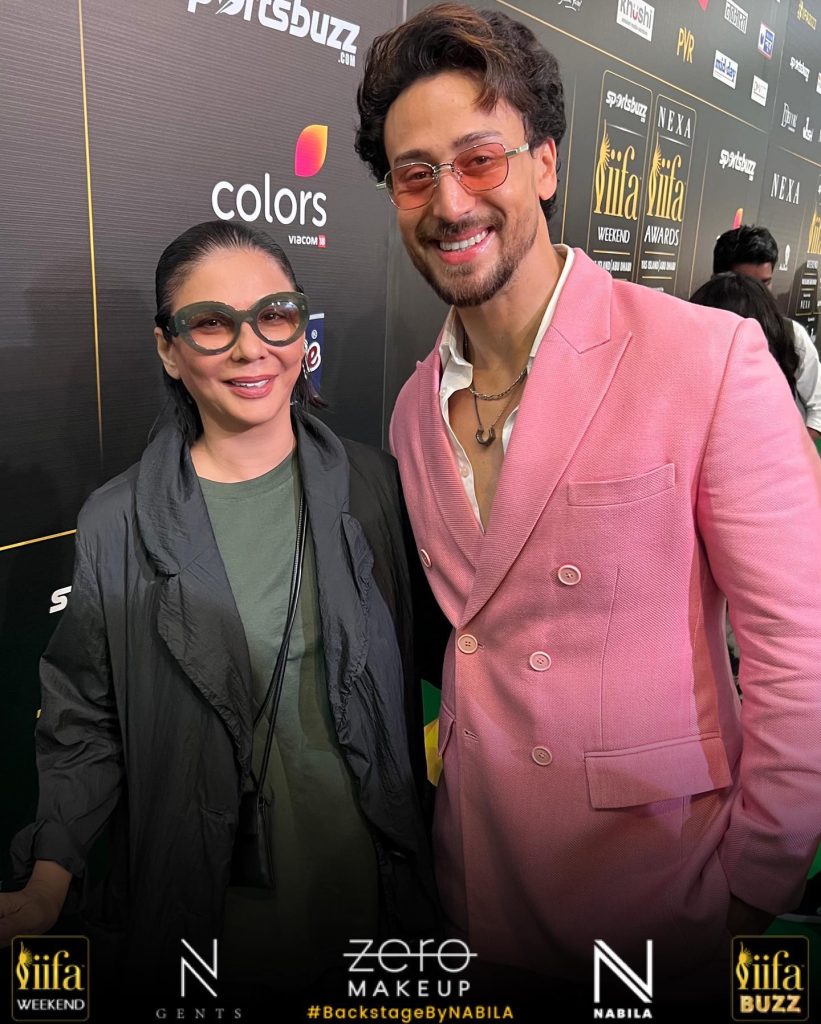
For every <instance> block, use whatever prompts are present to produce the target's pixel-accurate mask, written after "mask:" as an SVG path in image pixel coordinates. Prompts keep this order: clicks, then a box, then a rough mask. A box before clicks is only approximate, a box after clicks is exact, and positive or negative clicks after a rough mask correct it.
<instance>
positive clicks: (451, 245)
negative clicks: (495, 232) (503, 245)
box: [439, 229, 488, 252]
mask: <svg viewBox="0 0 821 1024" xmlns="http://www.w3.org/2000/svg"><path fill="white" fill-rule="evenodd" d="M487 236H488V231H487V229H485V230H484V231H482V232H480V233H479V234H478V235H474V236H473V238H463V239H462V241H461V242H440V243H439V248H440V249H442V250H443V251H444V252H457V251H458V250H459V249H469V248H470V247H471V246H472V245H478V244H479V242H481V241H482V240H483V239H485V238H487Z"/></svg>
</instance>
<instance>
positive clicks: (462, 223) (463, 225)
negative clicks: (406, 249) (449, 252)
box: [416, 213, 504, 245]
mask: <svg viewBox="0 0 821 1024" xmlns="http://www.w3.org/2000/svg"><path fill="white" fill-rule="evenodd" d="M503 223H504V217H502V215H501V214H497V213H494V214H492V215H490V216H487V217H483V218H482V219H481V220H478V219H477V218H475V217H471V218H465V219H464V220H457V221H447V220H441V219H440V218H438V217H437V218H436V219H435V220H431V221H423V222H422V223H421V224H420V225H419V227H418V228H417V229H416V238H417V240H418V241H419V242H421V243H422V244H423V245H424V244H427V243H428V242H448V241H450V240H451V239H452V238H458V237H459V236H460V235H466V234H478V233H479V232H480V231H484V230H485V228H492V229H493V230H494V231H498V230H499V228H501V226H502V225H503Z"/></svg>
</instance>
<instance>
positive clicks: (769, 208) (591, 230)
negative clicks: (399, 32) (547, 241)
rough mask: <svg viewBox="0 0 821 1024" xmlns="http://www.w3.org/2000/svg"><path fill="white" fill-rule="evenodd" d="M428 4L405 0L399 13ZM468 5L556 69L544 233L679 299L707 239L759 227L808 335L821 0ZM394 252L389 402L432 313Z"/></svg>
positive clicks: (812, 304) (524, 0) (820, 127)
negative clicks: (535, 41)
mask: <svg viewBox="0 0 821 1024" xmlns="http://www.w3.org/2000/svg"><path fill="white" fill-rule="evenodd" d="M425 6H426V4H425V3H424V2H422V0H410V2H409V4H408V13H409V14H415V13H416V12H418V11H420V10H422V9H423V8H424V7H425ZM472 6H474V7H478V8H480V9H497V10H500V11H504V12H505V13H507V14H509V15H510V16H511V17H514V18H518V19H520V20H521V21H523V22H524V23H525V24H526V25H528V26H529V27H530V28H531V29H532V31H533V32H534V33H535V34H536V35H537V37H538V38H539V39H540V40H541V41H542V42H543V43H544V44H545V46H547V47H548V48H549V49H550V50H552V51H553V52H554V53H555V54H556V56H557V58H558V60H559V64H560V66H561V68H562V78H563V81H564V85H565V102H566V107H567V125H568V131H567V135H566V137H565V140H564V142H563V143H562V146H561V148H560V157H561V171H560V191H559V199H560V205H559V206H558V209H557V212H556V214H555V215H554V218H553V221H552V224H551V237H552V238H553V240H554V241H563V242H565V243H567V244H569V245H574V246H580V247H581V248H583V249H585V250H586V251H587V252H588V254H589V255H590V256H592V258H593V259H595V260H596V262H598V263H599V264H600V265H601V266H603V267H606V268H607V269H608V270H609V271H610V272H611V273H612V274H613V275H614V276H615V277H619V278H625V279H627V280H630V281H636V282H639V283H640V284H644V285H647V286H648V287H650V288H661V289H663V290H664V291H666V292H670V293H671V294H675V295H679V296H681V297H682V298H688V297H689V296H690V295H691V294H692V293H693V292H694V291H695V289H696V288H697V287H698V286H699V285H700V284H702V283H703V282H704V281H705V280H706V279H707V278H708V277H709V276H710V274H711V272H712V252H713V246H714V244H715V240H716V238H717V236H718V235H719V234H721V233H722V232H723V231H727V230H728V229H730V228H732V227H735V226H738V225H740V224H741V223H747V224H753V223H756V224H763V225H766V226H767V227H768V228H769V229H770V230H771V231H772V233H773V235H774V236H775V238H776V240H777V241H778V244H779V249H780V262H779V264H778V266H777V267H776V268H775V276H774V281H773V289H774V292H775V294H776V296H777V297H778V300H779V302H780V304H781V307H782V309H783V310H784V312H785V313H788V314H789V315H790V316H791V317H794V318H795V319H797V320H800V321H801V322H802V323H803V324H804V325H805V326H806V327H807V329H808V330H809V331H810V334H811V335H812V336H813V337H816V336H817V323H818V265H819V260H821V24H819V23H821V0H657V2H656V3H649V2H646V0H520V2H518V3H509V2H506V0H497V2H495V3H488V2H484V0H478V2H477V0H472ZM400 250H401V245H400V244H399V243H398V241H394V244H393V247H392V263H391V267H392V273H391V278H390V292H389V302H388V318H389V324H390V326H391V330H392V336H393V337H394V339H395V341H396V344H395V345H394V346H393V347H392V349H391V350H390V352H389V354H388V358H389V360H390V364H389V371H390V372H389V377H388V380H389V385H390V388H391V389H392V391H391V398H394V397H395V395H396V394H397V393H398V390H399V388H400V387H401V385H402V382H403V381H404V380H405V378H406V377H407V376H408V375H409V374H410V372H411V371H412V369H413V366H414V362H415V360H416V359H418V358H420V357H421V355H422V354H423V353H427V351H429V350H430V347H431V344H432V339H433V337H434V332H435V331H436V329H437V327H438V325H439V324H440V323H441V320H442V317H443V314H444V310H443V308H442V306H441V305H438V304H436V303H435V302H432V301H431V300H430V298H429V297H428V296H427V290H426V286H425V285H424V284H423V283H421V282H420V281H419V280H418V279H417V278H418V275H416V274H415V272H414V271H413V269H412V268H411V267H410V265H409V263H408V262H407V260H406V259H405V257H404V254H403V253H402V252H401V251H400ZM420 311H421V312H420ZM420 315H421V316H424V331H425V334H426V336H425V337H424V338H423V339H420V338H419V332H418V330H417V322H418V318H419V317H420Z"/></svg>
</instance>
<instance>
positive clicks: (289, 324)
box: [157, 292, 308, 356]
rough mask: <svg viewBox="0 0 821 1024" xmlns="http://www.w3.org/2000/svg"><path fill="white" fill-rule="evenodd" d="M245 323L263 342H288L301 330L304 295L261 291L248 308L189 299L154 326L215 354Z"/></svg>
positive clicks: (224, 348) (230, 343)
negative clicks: (266, 293) (187, 304)
mask: <svg viewBox="0 0 821 1024" xmlns="http://www.w3.org/2000/svg"><path fill="white" fill-rule="evenodd" d="M245 323H248V324H250V325H251V330H252V331H253V332H254V334H256V336H257V337H258V338H260V339H261V340H262V341H264V342H265V344H266V345H274V346H276V347H277V348H279V347H281V346H283V345H290V344H291V342H292V341H296V339H297V338H298V337H300V335H302V334H304V333H305V327H306V326H307V324H308V299H307V296H305V295H303V294H302V292H275V293H274V294H273V295H265V296H264V297H263V298H261V299H260V300H259V302H255V303H254V305H253V306H251V308H250V309H234V307H233V306H229V305H228V304H227V303H226V302H192V303H191V305H189V306H183V308H182V309H178V310H177V312H176V313H174V314H172V315H171V316H170V317H168V319H167V320H166V321H165V323H164V324H163V323H158V325H157V326H158V327H161V328H163V329H164V330H166V331H167V332H168V333H169V334H176V335H179V337H180V338H182V340H183V341H184V342H185V343H186V344H188V345H190V346H191V348H193V349H196V351H197V352H202V353H203V354H204V355H211V356H215V355H217V354H218V353H220V352H227V351H228V349H229V348H231V347H232V346H233V345H235V344H236V343H237V339H238V338H239V332H240V331H241V330H242V325H243V324H245Z"/></svg>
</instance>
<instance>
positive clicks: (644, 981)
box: [593, 939, 653, 1020]
mask: <svg viewBox="0 0 821 1024" xmlns="http://www.w3.org/2000/svg"><path fill="white" fill-rule="evenodd" d="M602 968H606V969H607V970H608V972H609V973H610V975H611V976H612V978H611V980H610V982H609V985H608V984H607V981H605V983H603V982H602ZM612 979H617V980H618V981H619V982H620V983H621V984H620V985H619V986H618V987H617V986H616V985H615V984H614V982H613V980H612ZM624 989H627V991H628V992H629V993H630V996H629V997H628V999H627V1000H625V998H624V995H623V992H624ZM605 997H606V999H605ZM605 1001H607V1002H609V1003H616V1004H617V1005H616V1006H602V1005H601V1004H602V1003H603V1002H605ZM627 1002H629V1003H630V1004H631V1005H626V1003H627ZM652 1002H653V940H652V939H648V940H647V946H646V955H645V962H644V977H643V978H642V977H641V975H640V974H638V973H637V971H635V970H634V969H633V968H632V967H631V966H630V965H629V964H627V963H625V961H624V960H622V958H621V957H620V956H619V955H618V954H617V953H616V952H615V951H614V950H613V949H612V948H611V947H610V946H608V945H607V943H606V942H605V941H604V940H603V939H596V940H595V942H594V943H593V1003H594V1006H593V1019H594V1020H652V1019H653V1011H652V1009H651V1006H652Z"/></svg>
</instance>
